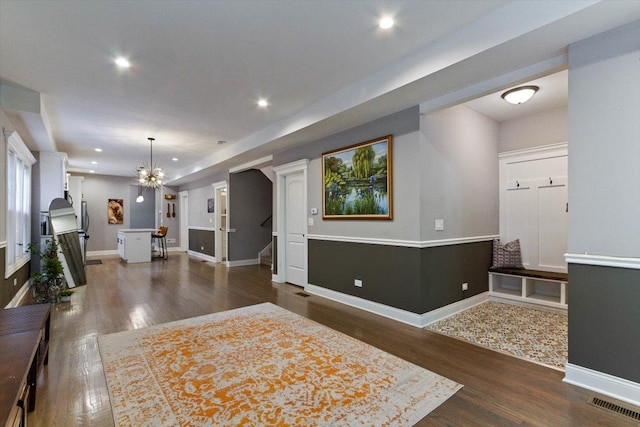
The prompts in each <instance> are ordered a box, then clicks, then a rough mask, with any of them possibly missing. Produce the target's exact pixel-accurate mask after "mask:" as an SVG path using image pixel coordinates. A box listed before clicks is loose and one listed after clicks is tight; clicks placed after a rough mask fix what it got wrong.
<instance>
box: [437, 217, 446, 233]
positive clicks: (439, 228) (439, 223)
mask: <svg viewBox="0 0 640 427" xmlns="http://www.w3.org/2000/svg"><path fill="white" fill-rule="evenodd" d="M435 229H436V231H444V219H436V223H435Z"/></svg>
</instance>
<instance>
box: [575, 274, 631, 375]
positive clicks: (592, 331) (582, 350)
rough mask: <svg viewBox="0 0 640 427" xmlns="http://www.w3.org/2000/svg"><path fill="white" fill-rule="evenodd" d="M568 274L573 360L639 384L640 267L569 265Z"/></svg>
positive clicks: (580, 364) (583, 365)
mask: <svg viewBox="0 0 640 427" xmlns="http://www.w3.org/2000/svg"><path fill="white" fill-rule="evenodd" d="M569 278H570V282H569V363H572V364H574V365H578V366H582V367H585V368H589V369H593V370H595V371H599V372H604V373H607V374H610V375H613V376H616V377H621V378H625V379H628V380H630V381H634V382H637V383H640V309H639V307H638V303H639V302H640V270H632V269H625V268H615V267H600V266H593V265H581V264H569ZM611 349H618V351H611Z"/></svg>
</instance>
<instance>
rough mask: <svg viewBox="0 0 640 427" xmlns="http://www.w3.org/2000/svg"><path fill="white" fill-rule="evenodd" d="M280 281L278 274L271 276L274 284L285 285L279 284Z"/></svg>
mask: <svg viewBox="0 0 640 427" xmlns="http://www.w3.org/2000/svg"><path fill="white" fill-rule="evenodd" d="M278 280H280V278H279V277H278V275H277V274H272V275H271V281H272V282H276V283H283V282H278Z"/></svg>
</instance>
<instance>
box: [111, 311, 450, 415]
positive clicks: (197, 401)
mask: <svg viewBox="0 0 640 427" xmlns="http://www.w3.org/2000/svg"><path fill="white" fill-rule="evenodd" d="M98 341H99V344H100V353H101V356H102V363H103V366H104V372H105V376H106V379H107V385H108V387H109V394H110V397H111V406H112V409H113V417H114V421H115V424H116V425H118V426H124V425H131V426H143V425H148V426H178V425H180V426H187V425H188V426H213V425H215V426H239V425H248V426H249V425H254V426H266V425H278V426H287V425H289V426H364V425H367V426H410V425H413V424H415V423H417V422H418V421H420V420H421V419H422V418H423V417H425V416H426V415H427V414H428V413H429V412H431V411H432V410H434V409H435V408H436V407H438V406H439V405H440V404H441V403H443V402H444V401H445V400H446V399H448V398H449V397H451V396H452V395H453V394H455V392H456V391H457V390H459V389H460V388H461V387H462V385H460V384H457V383H455V382H453V381H451V380H449V379H447V378H444V377H442V376H440V375H437V374H435V373H433V372H430V371H428V370H426V369H423V368H421V367H419V366H416V365H413V364H411V363H409V362H406V361H404V360H402V359H399V358H397V357H395V356H392V355H390V354H388V353H385V352H383V351H381V350H379V349H377V348H375V347H372V346H370V345H368V344H365V343H363V342H361V341H358V340H356V339H353V338H351V337H349V336H346V335H344V334H341V333H339V332H337V331H334V330H332V329H330V328H327V327H325V326H322V325H320V324H318V323H315V322H313V321H311V320H309V319H306V318H304V317H301V316H298V315H297V314H295V313H292V312H290V311H287V310H285V309H282V308H280V307H278V306H275V305H273V304H270V303H265V304H259V305H254V306H250V307H244V308H240V309H236V310H230V311H225V312H222V313H215V314H210V315H206V316H201V317H196V318H192V319H186V320H181V321H177V322H172V323H167V324H163V325H158V326H154V327H150V328H146V329H138V330H133V331H125V332H119V333H115V334H111V335H103V336H100V337H98Z"/></svg>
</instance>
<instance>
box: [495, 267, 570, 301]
mask: <svg viewBox="0 0 640 427" xmlns="http://www.w3.org/2000/svg"><path fill="white" fill-rule="evenodd" d="M567 285H568V277H567V274H566V273H555V272H549V271H540V270H527V269H514V268H493V269H491V270H489V296H493V297H497V298H505V299H510V300H515V301H521V302H527V303H532V304H540V305H546V306H550V307H555V308H561V309H565V310H566V309H567V304H568V301H567Z"/></svg>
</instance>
